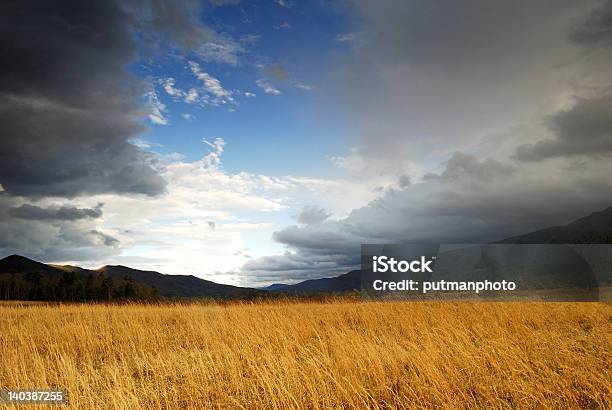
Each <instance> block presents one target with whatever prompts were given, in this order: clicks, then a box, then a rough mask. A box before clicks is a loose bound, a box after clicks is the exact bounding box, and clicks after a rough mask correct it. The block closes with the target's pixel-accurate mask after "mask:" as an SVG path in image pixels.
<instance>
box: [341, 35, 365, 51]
mask: <svg viewBox="0 0 612 410" xmlns="http://www.w3.org/2000/svg"><path fill="white" fill-rule="evenodd" d="M336 41H338V42H339V43H343V44H348V45H349V46H351V47H353V48H359V47H363V46H365V45H366V38H365V35H364V34H363V33H359V32H353V33H341V34H338V35H337V36H336Z"/></svg>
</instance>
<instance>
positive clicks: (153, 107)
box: [145, 90, 168, 125]
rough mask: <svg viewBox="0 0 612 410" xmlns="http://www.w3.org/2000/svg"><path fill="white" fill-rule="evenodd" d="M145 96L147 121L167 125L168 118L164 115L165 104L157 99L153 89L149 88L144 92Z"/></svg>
mask: <svg viewBox="0 0 612 410" xmlns="http://www.w3.org/2000/svg"><path fill="white" fill-rule="evenodd" d="M145 98H146V100H147V102H148V104H149V109H150V112H149V121H151V122H152V123H153V124H156V125H167V124H168V118H166V116H165V115H164V113H165V112H166V105H165V104H164V103H162V102H161V101H160V100H159V97H158V96H157V93H156V92H155V90H151V91H149V92H147V93H146V94H145Z"/></svg>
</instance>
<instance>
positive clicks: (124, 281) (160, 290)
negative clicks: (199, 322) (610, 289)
mask: <svg viewBox="0 0 612 410" xmlns="http://www.w3.org/2000/svg"><path fill="white" fill-rule="evenodd" d="M495 243H501V244H504V243H505V244H557V243H558V244H561V243H574V244H586V243H599V244H606V243H612V207H610V208H607V209H605V210H603V211H600V212H595V213H592V214H590V215H588V216H586V217H583V218H580V219H578V220H576V221H574V222H571V223H569V224H567V225H563V226H554V227H550V228H546V229H542V230H538V231H535V232H531V233H527V234H524V235H519V236H514V237H511V238H507V239H504V240H501V241H497V242H495ZM16 275H17V276H18V277H17V279H16V278H15V276H16ZM67 275H68V276H67ZM92 277H93V278H96V280H97V282H96V281H93V285H92V279H91V278H92ZM86 278H89V281H87V280H86ZM105 278H112V280H111V282H112V285H113V288H112V291H113V292H116V293H117V294H118V295H121V294H122V293H121V292H123V294H125V295H127V296H129V295H128V293H127V292H128V289H131V290H130V291H131V292H136V294H140V293H142V294H145V295H149V294H153V293H155V294H158V295H160V296H165V297H219V298H248V297H253V296H260V295H264V294H269V293H286V294H320V293H344V292H353V291H359V289H360V288H361V272H360V271H359V270H354V271H351V272H348V273H345V274H343V275H340V276H336V277H328V278H322V279H311V280H306V281H303V282H299V283H296V284H280V283H279V284H274V285H270V286H268V287H266V288H263V289H252V288H243V287H238V286H231V285H222V284H219V283H215V282H211V281H208V280H204V279H200V278H197V277H195V276H192V275H188V276H187V275H164V274H162V273H159V272H155V271H143V270H138V269H133V268H129V267H127V266H120V265H108V266H104V267H102V268H99V269H96V270H90V269H84V268H80V267H78V266H66V265H51V264H44V263H40V262H37V261H34V260H31V259H28V258H25V257H23V256H19V255H11V256H8V257H6V258H4V259H2V260H0V298H3V294H2V292H5V294H6V295H8V294H9V293H8V292H9V291H8V290H7V289H9V286H13V287H16V288H17V289H22V291H23V292H26V290H23V289H26V288H25V287H24V286H30V288H28V289H29V290H27V292H26V293H28V292H29V293H28V295H29V294H31V293H32V292H33V291H32V289H31V288H32V286H33V285H32V284H33V283H44V284H46V285H45V286H47V287H49V289H52V291H53V295H55V294H56V292H60V291H61V292H64V293H62V294H64V295H65V294H66V290H65V289H62V288H61V287H62V286H64V287H66V286H70V287H69V292H68V294H74V295H81V294H83V295H87V292H94V291H95V292H100V289H106V290H104V292H106V291H108V292H109V295H110V292H111V290H108V286H109V285H108V280H107V281H106V285H104V279H105ZM11 281H12V282H11ZM16 281H17V282H16ZM41 281H42V282H41ZM20 286H21V287H20ZM87 286H93V287H92V289H94V290H87ZM104 286H106V287H104ZM81 288H83V289H81ZM134 289H135V290H134ZM45 292H47V293H48V292H49V290H48V289H46V290H45ZM139 292H140V293H139ZM47 293H45V295H46V294H47ZM41 297H42V296H41Z"/></svg>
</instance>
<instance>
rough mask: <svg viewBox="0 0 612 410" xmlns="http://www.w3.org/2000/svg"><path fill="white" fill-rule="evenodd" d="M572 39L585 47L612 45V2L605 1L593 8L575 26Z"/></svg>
mask: <svg viewBox="0 0 612 410" xmlns="http://www.w3.org/2000/svg"><path fill="white" fill-rule="evenodd" d="M570 37H571V39H572V40H573V41H575V42H576V43H578V44H583V45H591V44H602V45H604V46H610V45H612V1H610V0H607V1H604V2H603V3H601V4H600V5H599V6H598V7H595V8H593V9H592V10H591V11H590V12H589V13H588V14H587V15H586V16H585V17H584V18H582V19H581V20H580V21H579V22H578V23H577V24H576V25H575V27H574V29H573V31H572V32H571V35H570Z"/></svg>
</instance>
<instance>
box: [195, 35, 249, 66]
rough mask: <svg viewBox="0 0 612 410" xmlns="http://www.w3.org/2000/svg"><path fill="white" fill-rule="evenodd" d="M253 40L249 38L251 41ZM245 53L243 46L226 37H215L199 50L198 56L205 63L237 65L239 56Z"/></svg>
mask: <svg viewBox="0 0 612 410" xmlns="http://www.w3.org/2000/svg"><path fill="white" fill-rule="evenodd" d="M250 39H252V38H248V39H247V42H248V40H250ZM243 52H244V48H243V47H242V45H241V44H240V43H239V42H237V41H235V40H233V39H231V38H229V37H226V36H219V35H217V36H215V38H214V39H212V40H210V41H208V42H206V43H204V44H203V45H202V46H200V48H199V49H198V55H199V56H200V57H201V58H202V59H203V60H204V61H217V62H222V63H226V64H230V65H237V64H238V62H239V59H238V56H239V55H240V54H241V53H243Z"/></svg>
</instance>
